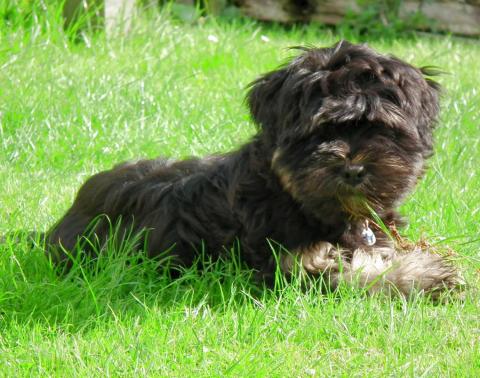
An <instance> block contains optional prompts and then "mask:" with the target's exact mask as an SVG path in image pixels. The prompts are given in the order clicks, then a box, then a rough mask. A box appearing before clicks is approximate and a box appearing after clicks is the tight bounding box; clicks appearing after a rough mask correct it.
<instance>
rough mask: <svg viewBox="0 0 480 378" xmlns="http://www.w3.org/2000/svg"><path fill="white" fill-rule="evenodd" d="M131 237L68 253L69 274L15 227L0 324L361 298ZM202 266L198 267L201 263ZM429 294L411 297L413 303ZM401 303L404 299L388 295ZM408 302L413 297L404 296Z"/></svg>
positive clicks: (347, 290) (75, 323) (1, 264)
mask: <svg viewBox="0 0 480 378" xmlns="http://www.w3.org/2000/svg"><path fill="white" fill-rule="evenodd" d="M129 245H130V244H129V243H128V242H126V243H122V245H121V246H120V247H119V248H116V249H111V248H110V249H109V248H107V249H106V250H105V251H103V252H102V253H100V254H99V255H98V256H99V257H98V258H96V259H95V260H90V261H86V260H85V259H84V260H83V261H80V260H79V259H78V258H77V259H72V260H71V261H72V265H71V268H70V269H69V270H68V272H67V273H63V272H62V271H61V269H62V268H61V267H56V266H54V264H53V263H52V262H51V260H50V259H49V258H48V257H47V256H46V254H45V252H44V248H43V246H42V245H41V243H40V244H39V243H32V239H31V235H30V234H29V233H22V232H19V233H15V234H14V235H10V236H8V237H7V238H6V239H5V240H4V241H2V242H1V244H0V318H1V319H2V322H1V324H4V325H3V326H0V329H1V328H2V327H8V324H10V323H11V322H14V323H17V324H18V323H19V324H22V325H25V326H29V325H30V326H35V325H37V324H38V323H41V324H44V325H48V326H49V327H53V328H60V329H64V330H66V331H69V332H76V331H83V330H88V329H90V328H91V327H95V326H96V325H97V324H98V322H99V320H101V321H106V322H108V321H110V320H118V317H122V318H128V317H135V318H138V319H139V320H142V319H143V318H144V317H145V316H147V315H148V314H149V313H150V311H151V310H155V309H160V311H169V310H171V309H177V310H178V309H185V310H188V309H192V308H199V307H201V306H208V308H209V309H210V310H213V311H215V312H218V313H224V312H230V311H234V312H235V311H237V310H238V309H239V308H240V307H243V306H253V307H256V308H259V309H262V308H264V307H266V306H268V305H269V304H272V303H273V304H275V306H278V305H282V306H283V305H286V306H288V303H290V304H291V303H296V302H298V300H304V299H305V300H307V301H308V303H309V306H319V307H322V306H329V307H331V306H332V305H333V306H335V305H336V303H338V302H339V301H340V300H341V301H343V300H344V299H345V298H347V301H352V300H353V302H355V303H360V302H364V301H365V300H366V299H365V296H364V293H362V291H361V290H358V289H357V290H355V289H353V288H352V287H347V286H341V287H340V288H339V289H337V290H336V291H334V292H331V291H326V292H325V290H322V289H321V288H322V287H324V285H322V282H321V281H320V279H313V278H310V279H309V280H310V281H309V282H308V283H307V285H305V281H304V280H302V279H298V278H297V277H294V278H293V279H291V280H287V279H286V278H285V277H284V276H283V275H281V274H280V273H279V272H277V274H276V276H275V280H274V281H275V283H274V285H273V287H271V288H270V287H269V288H267V287H266V286H265V285H263V284H260V283H259V282H258V280H257V279H256V278H255V272H253V271H252V270H249V269H247V268H246V267H245V266H244V265H243V264H242V263H241V262H240V261H239V258H238V249H232V250H231V251H229V254H226V255H227V256H225V257H224V258H221V259H219V260H217V261H211V260H209V259H208V258H205V257H203V258H201V259H200V260H199V263H198V264H195V265H194V266H193V267H191V268H188V269H187V268H185V269H181V268H177V269H166V267H168V266H169V262H168V257H167V256H165V255H164V256H162V257H160V258H157V259H151V258H146V257H145V255H144V254H143V253H141V252H138V253H137V252H136V253H135V254H131V253H129V251H131V250H132V249H130V250H129ZM200 266H201V268H200ZM424 301H427V302H428V299H424V298H420V297H418V298H414V299H413V302H417V303H421V302H424ZM388 302H389V304H390V305H392V304H393V306H396V307H398V306H400V307H403V306H405V304H406V301H405V300H402V299H398V298H397V299H388ZM409 302H410V303H411V302H412V300H410V301H409Z"/></svg>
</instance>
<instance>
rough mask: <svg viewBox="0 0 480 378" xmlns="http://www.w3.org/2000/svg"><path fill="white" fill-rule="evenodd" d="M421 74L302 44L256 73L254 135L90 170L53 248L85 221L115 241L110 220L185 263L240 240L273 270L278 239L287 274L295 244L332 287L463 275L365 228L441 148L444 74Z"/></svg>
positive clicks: (256, 264) (245, 254) (352, 51)
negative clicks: (196, 151) (234, 143)
mask: <svg viewBox="0 0 480 378" xmlns="http://www.w3.org/2000/svg"><path fill="white" fill-rule="evenodd" d="M425 73H426V71H421V70H419V69H417V68H414V67H412V66H410V65H408V64H407V63H405V62H402V61H400V60H398V59H396V58H392V57H387V56H383V55H380V54H378V53H376V52H374V51H373V50H371V49H369V48H368V47H366V46H360V45H351V44H349V43H347V42H340V43H338V44H337V45H335V46H333V47H332V48H326V49H304V50H303V53H302V54H301V55H300V56H298V57H297V58H295V59H294V60H293V61H292V62H291V63H289V64H288V65H286V66H284V67H283V68H280V69H279V70H276V71H273V72H270V73H268V74H266V75H264V76H263V77H261V78H260V79H258V80H257V81H255V82H254V83H252V86H251V89H250V92H249V94H248V103H249V106H250V110H251V113H252V117H253V119H254V121H255V122H256V124H257V125H258V126H259V129H260V130H259V133H258V134H257V135H256V136H255V137H254V139H253V140H252V141H251V142H250V143H247V144H245V145H244V146H243V147H241V148H240V149H239V150H238V151H234V152H232V153H229V154H225V155H219V156H212V157H208V158H205V159H191V160H185V161H170V160H167V159H157V160H144V161H139V162H136V163H125V164H122V165H119V166H117V167H115V168H113V169H112V170H110V171H106V172H102V173H99V174H97V175H95V176H93V177H92V178H90V179H89V180H88V181H87V182H86V183H85V184H84V185H83V187H82V188H81V189H80V191H79V193H78V195H77V198H76V200H75V202H74V204H73V206H72V208H71V209H70V210H68V212H67V214H66V215H65V216H64V217H63V219H61V220H60V222H58V223H57V224H56V225H55V226H54V227H53V228H52V230H51V231H50V232H49V233H48V237H47V241H48V244H49V246H50V247H49V248H50V251H51V254H52V256H53V257H54V259H56V260H57V261H64V260H66V259H67V257H66V256H67V254H65V253H63V252H62V250H65V251H69V252H71V253H74V251H75V250H76V245H77V243H78V242H79V240H80V239H81V237H82V236H84V235H86V234H87V233H88V232H91V234H95V236H96V238H98V239H99V241H100V244H102V243H105V242H106V240H107V239H108V237H109V235H110V231H111V224H112V223H113V224H120V230H119V231H117V237H119V238H121V237H123V235H124V234H125V232H128V230H132V229H133V231H134V232H135V233H141V235H142V238H143V239H142V240H139V243H138V245H139V248H140V247H145V248H146V249H147V252H148V254H149V255H150V256H156V255H158V254H160V253H163V252H164V251H166V250H170V251H171V255H172V256H173V258H174V262H175V263H178V264H181V265H185V266H188V265H190V264H192V263H193V261H194V260H195V258H196V257H197V256H198V252H199V249H200V248H203V249H204V250H205V251H207V252H208V253H209V254H211V255H213V256H214V257H216V256H218V255H219V254H221V253H222V251H224V250H225V248H229V247H230V246H232V245H233V244H235V242H236V241H237V240H238V241H239V244H240V249H241V257H242V259H243V260H244V261H245V262H246V263H247V264H248V265H249V266H250V267H251V268H254V269H256V270H257V271H259V272H260V273H261V274H262V275H264V276H265V277H266V278H268V276H269V275H271V274H272V273H273V271H274V269H275V265H274V262H275V259H274V258H273V256H272V249H271V244H269V240H271V241H274V242H276V243H278V244H280V245H281V246H282V247H283V248H284V249H285V250H288V251H290V252H291V254H288V253H285V252H281V256H280V257H281V258H280V266H281V268H282V269H283V270H284V271H285V273H287V274H288V273H289V272H290V271H291V270H292V269H293V265H294V263H293V260H294V258H293V257H294V256H295V255H298V256H300V260H301V262H302V265H303V269H304V270H305V271H307V272H309V273H312V274H328V276H329V279H330V280H331V282H332V284H333V285H336V284H337V283H338V282H339V281H341V280H342V279H343V280H347V281H348V282H350V281H351V282H353V281H356V282H360V284H361V285H364V286H368V285H370V286H371V287H372V290H373V291H375V290H376V288H380V287H384V286H385V285H384V284H385V283H389V284H391V286H394V287H395V288H396V289H398V290H399V291H400V292H402V293H404V294H409V293H410V292H411V290H412V288H414V287H415V288H416V289H421V290H425V291H429V292H431V293H433V292H436V291H437V290H438V289H440V288H443V287H453V286H454V285H456V284H457V283H458V281H457V275H456V272H455V270H453V269H452V268H451V267H450V266H449V265H448V264H446V263H445V262H444V261H443V260H442V259H441V258H440V257H438V256H436V255H433V254H429V253H421V252H419V251H416V252H413V253H411V254H409V255H400V254H398V253H397V252H396V251H395V249H394V247H393V243H392V242H391V241H390V239H389V238H388V237H387V236H386V235H385V234H384V233H383V232H382V231H381V230H380V229H378V228H375V229H374V230H373V233H374V234H375V236H376V242H374V244H373V243H372V241H371V240H369V239H368V238H366V237H365V233H367V234H368V232H370V233H372V230H371V229H370V228H369V227H368V219H369V218H370V216H371V212H372V211H374V212H375V213H376V214H377V215H378V216H379V217H380V218H381V220H382V221H383V222H384V223H385V224H395V223H399V221H400V219H399V217H398V215H397V213H396V211H395V209H396V207H397V206H398V205H399V204H400V203H401V201H402V200H403V199H404V198H405V196H406V195H407V194H408V193H409V192H410V191H411V190H412V189H413V187H414V185H415V183H416V182H417V180H418V179H419V178H420V177H421V176H422V175H423V173H424V163H425V159H426V158H427V157H429V156H430V155H431V153H432V129H433V127H434V125H435V122H436V117H437V114H438V86H437V84H436V83H435V82H433V81H431V80H430V79H425V78H424V74H425ZM101 215H105V217H103V218H99V219H98V222H97V223H95V225H94V226H93V229H91V230H90V231H88V230H89V226H90V225H92V222H93V221H94V220H95V219H97V218H98V217H99V216H101ZM371 236H372V235H370V238H371ZM372 244H373V245H372ZM334 246H335V247H334ZM85 248H86V247H85ZM87 249H88V248H87ZM282 250H283V249H282ZM292 256H293V257H292ZM386 286H388V285H386Z"/></svg>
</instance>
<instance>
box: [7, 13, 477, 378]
mask: <svg viewBox="0 0 480 378" xmlns="http://www.w3.org/2000/svg"><path fill="white" fill-rule="evenodd" d="M52 19H53V18H52ZM0 30H1V34H0V46H1V50H0V99H1V101H0V144H1V148H0V234H4V233H7V232H12V231H20V230H46V229H47V228H48V227H49V226H50V225H52V223H53V222H54V221H55V220H57V219H58V218H59V217H60V216H61V215H62V213H63V212H64V211H65V210H66V209H67V208H68V206H69V205H70V204H71V202H72V200H73V197H74V195H75V192H76V191H77V189H78V187H79V185H80V184H81V183H82V182H83V181H84V180H85V179H86V178H87V177H88V176H90V175H91V174H92V173H94V172H97V171H99V170H102V169H106V168H109V167H111V166H112V165H113V164H115V163H117V162H119V161H122V160H126V159H131V158H137V157H155V156H158V155H168V156H175V157H185V156H189V155H204V154H208V153H214V152H221V151H227V150H230V149H232V148H235V147H237V146H239V145H240V144H241V143H243V142H244V141H246V140H248V138H249V137H250V136H251V135H252V134H253V132H254V127H253V125H252V124H251V122H250V120H249V116H248V113H247V110H246V107H245V105H244V103H243V97H244V93H245V89H244V88H245V86H246V85H247V84H248V83H249V82H250V81H251V80H253V79H254V78H255V77H256V76H258V75H259V74H260V73H262V72H264V71H266V70H270V69H272V68H274V67H275V66H277V65H278V64H279V63H281V62H282V61H284V60H285V58H287V57H288V56H289V54H290V52H288V51H287V50H286V47H288V46H292V45H298V44H305V43H311V44H316V45H329V44H331V43H333V42H334V41H336V40H337V39H339V38H340V36H338V35H334V34H332V33H331V32H328V31H325V30H322V29H319V28H318V27H317V26H311V27H307V28H301V27H297V28H293V29H291V30H285V29H282V28H280V27H275V26H270V27H268V26H262V25H259V24H255V23H252V22H243V21H230V22H226V21H217V22H215V21H207V22H206V23H204V24H201V25H195V26H189V25H185V24H180V23H176V22H174V21H172V20H171V19H169V18H166V17H162V18H156V19H151V18H145V19H142V20H140V21H138V22H137V23H136V24H135V26H134V28H133V30H132V32H131V33H130V34H129V35H128V36H127V37H126V38H124V39H115V40H111V41H106V40H105V38H104V36H103V35H101V34H100V35H97V36H91V35H87V43H83V42H82V43H77V44H74V43H72V42H69V41H68V39H67V38H65V37H64V36H63V34H62V33H61V32H60V31H58V30H59V26H58V24H55V22H54V20H53V21H52V22H51V24H48V23H47V25H46V26H45V25H44V27H43V28H40V27H35V24H34V25H33V26H29V29H15V28H13V29H7V28H5V27H3V28H1V29H0ZM210 35H214V36H216V37H217V38H218V42H217V43H214V42H211V41H209V36H210ZM262 36H265V37H268V40H267V39H266V38H262ZM210 39H211V38H210ZM355 41H359V40H358V39H355ZM370 44H371V45H372V46H373V47H375V48H377V49H379V50H380V51H383V52H390V53H394V54H395V55H398V56H399V57H402V58H404V59H406V60H407V61H410V62H412V63H415V64H418V65H427V64H435V65H436V66H439V67H441V68H442V69H443V70H445V71H447V72H449V73H448V74H446V75H443V76H441V77H439V81H440V82H441V83H442V85H443V86H444V88H445V92H444V97H443V104H442V108H443V111H442V120H441V123H440V126H439V128H438V132H437V134H436V136H437V145H436V155H435V156H434V157H433V158H432V160H431V162H430V166H431V168H430V170H429V172H428V174H427V177H426V179H425V180H423V181H422V182H421V183H420V184H419V186H418V188H417V190H416V192H415V193H414V194H413V195H412V196H411V197H410V198H409V200H408V201H407V203H406V204H405V205H404V206H403V207H402V212H403V213H405V214H408V217H409V220H410V225H409V227H408V228H406V229H405V230H404V233H405V234H406V235H407V236H409V237H410V238H412V239H418V238H420V237H421V236H422V235H423V236H425V237H427V238H428V239H429V240H430V241H433V242H438V243H447V244H449V245H450V246H451V247H453V248H454V249H455V250H456V251H458V254H459V257H458V259H457V260H458V264H459V266H460V267H461V269H462V270H463V271H464V273H465V277H466V279H467V281H468V282H469V284H470V288H469V290H468V292H467V296H466V299H465V301H463V302H453V303H450V304H447V305H437V306H436V305H433V304H431V303H429V302H428V301H426V300H424V299H422V298H415V299H414V300H412V301H411V302H408V303H407V302H403V301H401V300H392V301H391V300H386V299H381V298H365V297H364V296H362V295H361V293H358V292H355V291H349V290H347V289H345V290H343V291H341V292H340V295H339V296H332V295H326V296H322V295H320V294H319V293H318V292H316V290H314V289H312V290H310V291H307V292H301V291H300V290H299V289H298V287H297V286H298V285H295V284H293V285H291V286H287V287H281V288H279V289H278V290H276V291H275V292H270V291H262V290H258V288H255V287H254V286H252V285H251V284H250V282H249V272H248V271H245V270H241V269H239V268H238V267H237V265H236V264H235V263H234V262H230V263H224V264H221V263H216V264H212V265H211V266H210V267H209V268H208V269H207V270H206V271H203V272H197V271H195V270H193V269H192V270H189V271H187V272H186V273H185V274H184V275H183V276H182V278H181V279H178V280H175V281H172V280H170V279H169V278H168V277H166V276H164V275H160V274H157V273H156V270H155V263H154V262H152V261H143V262H142V261H135V258H126V257H117V258H109V259H107V260H106V261H103V262H102V264H103V269H101V270H100V271H98V272H95V271H88V270H87V271H78V270H77V271H75V272H73V273H72V274H70V275H69V276H68V277H66V278H59V277H58V276H57V275H56V274H55V272H54V270H53V269H52V267H51V266H50V264H49V263H48V261H47V259H45V257H44V255H43V253H42V251H41V250H40V249H38V248H35V249H33V250H32V249H31V248H30V247H29V246H28V243H27V242H25V241H24V240H23V241H22V240H18V238H17V240H12V239H9V240H7V242H5V243H3V244H1V245H0V375H4V376H32V375H33V376H37V375H46V376H71V375H73V374H74V375H80V376H99V377H103V376H105V375H107V376H137V375H140V376H142V375H154V376H178V377H183V376H227V375H230V376H237V377H240V376H259V377H261V376H265V377H267V376H268V377H285V376H348V377H350V376H405V375H407V376H471V377H474V376H478V375H479V374H480V320H479V319H480V315H479V313H480V296H479V294H478V287H479V278H478V269H479V268H480V255H479V247H480V242H479V238H480V232H479V228H480V226H479V225H480V190H479V189H478V188H479V187H480V175H479V173H478V162H480V142H479V140H480V129H479V124H480V108H479V105H478V104H480V90H479V88H480V78H479V76H478V74H477V71H478V61H479V60H480V46H479V45H478V43H477V41H463V40H457V39H454V38H450V37H418V38H409V39H396V40H387V41H382V40H375V41H370Z"/></svg>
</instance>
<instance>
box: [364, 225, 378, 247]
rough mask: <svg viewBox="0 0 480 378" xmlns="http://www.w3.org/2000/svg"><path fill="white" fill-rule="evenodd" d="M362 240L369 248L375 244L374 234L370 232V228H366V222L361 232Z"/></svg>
mask: <svg viewBox="0 0 480 378" xmlns="http://www.w3.org/2000/svg"><path fill="white" fill-rule="evenodd" d="M362 239H363V240H364V241H365V244H366V245H368V246H369V247H371V246H372V245H374V244H375V243H376V242H377V238H376V237H375V234H374V233H373V231H372V230H371V228H370V227H368V222H365V226H364V228H363V230H362Z"/></svg>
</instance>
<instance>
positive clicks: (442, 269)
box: [345, 249, 464, 299]
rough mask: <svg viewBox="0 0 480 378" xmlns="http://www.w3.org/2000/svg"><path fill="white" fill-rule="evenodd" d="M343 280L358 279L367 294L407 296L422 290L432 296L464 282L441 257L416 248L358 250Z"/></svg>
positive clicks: (436, 296)
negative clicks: (404, 249) (406, 251)
mask: <svg viewBox="0 0 480 378" xmlns="http://www.w3.org/2000/svg"><path fill="white" fill-rule="evenodd" d="M345 279H346V280H347V281H348V282H352V283H354V282H358V283H359V284H360V285H361V286H363V287H366V288H367V289H368V292H369V293H376V292H380V291H384V292H388V293H391V294H395V293H397V294H400V295H403V296H406V297H408V296H410V295H412V294H414V293H417V292H423V293H425V294H428V295H430V296H431V297H432V298H433V299H436V298H438V296H439V295H440V294H441V293H442V292H445V291H452V290H454V289H458V288H459V287H460V286H462V285H464V281H463V279H462V278H461V277H460V275H459V274H458V271H457V270H456V269H455V267H454V266H453V265H451V264H450V263H449V262H448V261H446V260H445V258H443V257H441V256H439V255H437V254H433V253H430V252H428V251H422V250H420V249H417V250H414V251H412V252H409V253H398V252H397V251H395V250H394V249H390V251H389V250H387V249H383V250H382V249H380V250H379V249H372V250H371V251H368V252H366V251H364V250H361V249H358V250H356V251H355V252H354V254H353V258H352V261H351V269H350V271H349V272H348V273H347V275H345ZM356 280H358V281H356Z"/></svg>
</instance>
